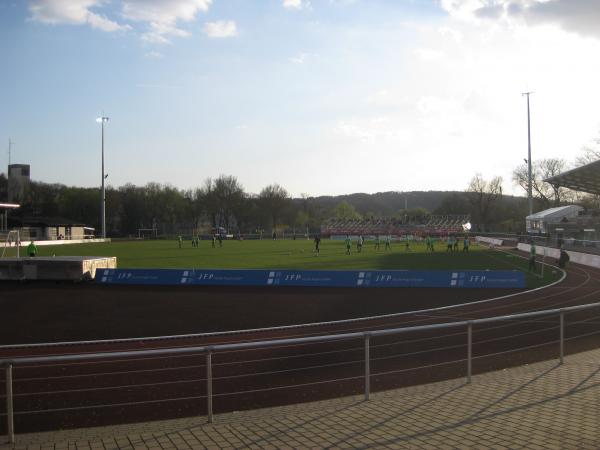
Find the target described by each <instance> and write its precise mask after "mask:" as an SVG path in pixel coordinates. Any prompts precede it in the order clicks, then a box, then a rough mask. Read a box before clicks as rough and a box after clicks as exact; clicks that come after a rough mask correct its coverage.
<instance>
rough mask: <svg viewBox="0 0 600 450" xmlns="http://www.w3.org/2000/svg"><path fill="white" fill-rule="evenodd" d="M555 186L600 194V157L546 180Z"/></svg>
mask: <svg viewBox="0 0 600 450" xmlns="http://www.w3.org/2000/svg"><path fill="white" fill-rule="evenodd" d="M544 181H545V182H547V183H550V184H552V185H555V186H561V187H566V188H569V189H573V190H574V191H581V192H587V193H588V194H596V195H600V159H599V160H598V161H594V162H592V163H589V164H586V165H585V166H581V167H577V168H575V169H572V170H568V171H566V172H563V173H561V174H559V175H555V176H553V177H550V178H546V179H545V180H544Z"/></svg>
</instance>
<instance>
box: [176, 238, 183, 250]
mask: <svg viewBox="0 0 600 450" xmlns="http://www.w3.org/2000/svg"><path fill="white" fill-rule="evenodd" d="M177 243H178V244H179V248H181V245H182V244H183V239H182V238H181V236H177Z"/></svg>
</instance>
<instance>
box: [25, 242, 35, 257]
mask: <svg viewBox="0 0 600 450" xmlns="http://www.w3.org/2000/svg"><path fill="white" fill-rule="evenodd" d="M35 255H37V247H36V245H35V244H34V243H33V241H31V242H29V245H28V246H27V256H29V257H30V258H33V257H34V256H35Z"/></svg>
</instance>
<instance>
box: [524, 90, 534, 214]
mask: <svg viewBox="0 0 600 450" xmlns="http://www.w3.org/2000/svg"><path fill="white" fill-rule="evenodd" d="M531 94H533V92H523V94H522V95H526V96H527V201H528V203H529V215H530V216H531V215H532V214H533V194H532V188H531V187H532V183H531V120H530V111H529V96H530V95H531Z"/></svg>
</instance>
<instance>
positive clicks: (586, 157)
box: [575, 137, 600, 166]
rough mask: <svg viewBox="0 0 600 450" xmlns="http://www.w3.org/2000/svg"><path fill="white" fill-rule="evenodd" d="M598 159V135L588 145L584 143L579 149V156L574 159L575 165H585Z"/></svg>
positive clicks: (599, 152)
mask: <svg viewBox="0 0 600 450" xmlns="http://www.w3.org/2000/svg"><path fill="white" fill-rule="evenodd" d="M599 159H600V137H597V138H595V139H593V140H592V143H591V144H590V145H586V146H584V147H583V148H582V149H581V156H579V157H577V158H576V159H575V165H577V166H585V165H586V164H589V163H591V162H594V161H598V160H599Z"/></svg>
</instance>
